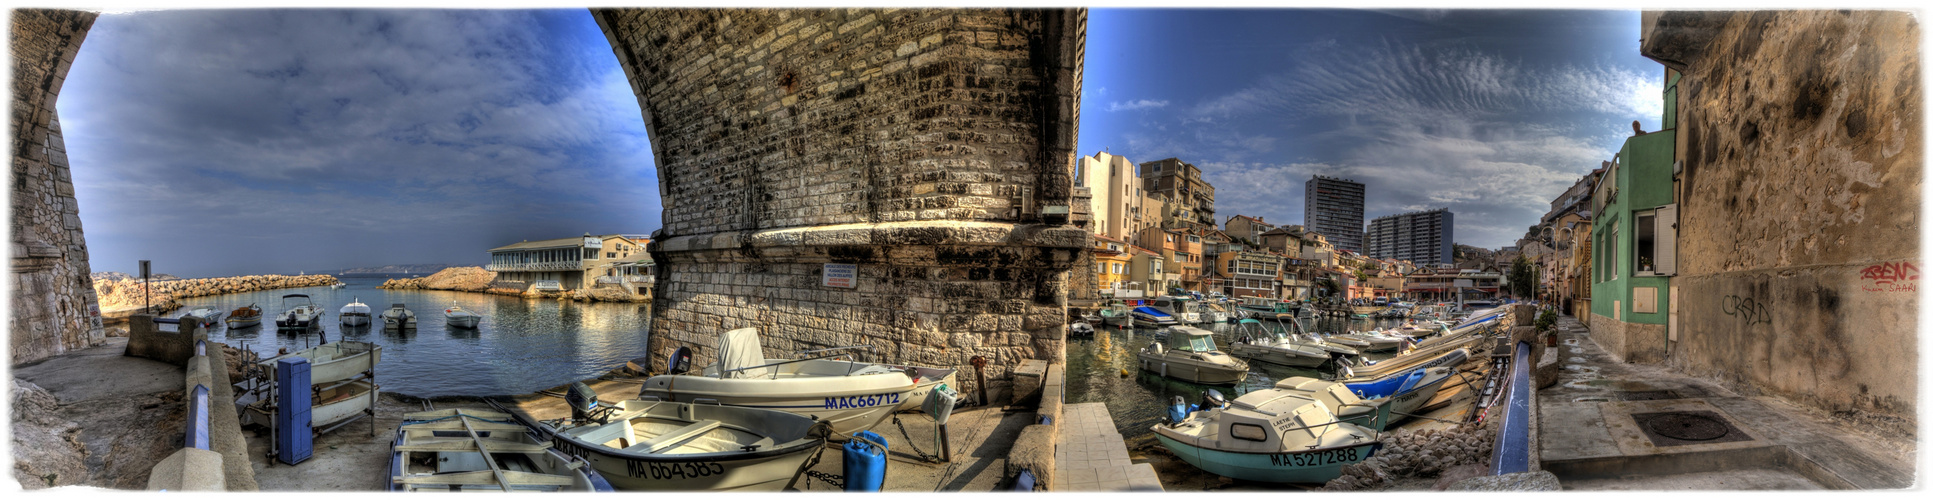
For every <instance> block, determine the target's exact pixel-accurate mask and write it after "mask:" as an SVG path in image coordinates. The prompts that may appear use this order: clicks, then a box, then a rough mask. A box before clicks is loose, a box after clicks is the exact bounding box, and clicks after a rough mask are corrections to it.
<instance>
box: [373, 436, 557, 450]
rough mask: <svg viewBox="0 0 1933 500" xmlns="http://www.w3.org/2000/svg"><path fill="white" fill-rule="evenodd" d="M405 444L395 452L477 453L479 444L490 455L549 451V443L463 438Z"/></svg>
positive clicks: (396, 448)
mask: <svg viewBox="0 0 1933 500" xmlns="http://www.w3.org/2000/svg"><path fill="white" fill-rule="evenodd" d="M405 443H406V444H402V445H398V446H396V447H395V450H396V451H406V452H464V451H477V445H478V444H479V443H481V444H482V445H483V446H484V449H485V450H487V451H489V452H490V453H543V452H544V450H547V449H550V443H547V442H546V443H537V444H530V443H523V442H518V441H507V440H502V439H487V438H476V439H474V440H472V439H463V438H457V439H437V440H422V441H416V442H408V441H405Z"/></svg>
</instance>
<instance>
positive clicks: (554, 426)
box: [538, 383, 832, 491]
mask: <svg viewBox="0 0 1933 500" xmlns="http://www.w3.org/2000/svg"><path fill="white" fill-rule="evenodd" d="M588 392H589V388H588V387H584V386H583V384H582V383H578V384H573V385H572V387H571V395H572V396H575V395H577V394H583V393H588ZM565 399H566V400H567V401H569V402H570V403H571V404H572V405H573V411H572V413H573V416H572V418H568V419H558V420H546V421H543V422H539V426H538V428H539V429H540V431H541V432H543V433H544V434H545V435H547V436H548V437H549V438H550V439H551V440H552V441H553V442H554V443H555V446H556V447H557V449H558V450H561V451H563V452H564V453H566V454H569V455H572V456H576V457H579V458H583V459H584V460H585V461H587V462H589V463H590V467H591V468H592V469H596V470H597V471H598V472H600V473H602V474H603V475H604V478H605V479H606V480H609V481H610V482H611V485H612V486H614V487H616V488H617V489H619V490H625V491H640V490H740V491H778V490H781V489H783V488H785V487H786V486H789V485H790V483H791V482H792V481H793V480H795V479H796V478H797V477H798V476H800V475H802V474H804V473H805V468H806V467H805V466H806V460H807V459H809V458H812V457H813V456H814V454H816V453H818V452H819V451H820V450H823V449H825V442H826V437H827V436H828V435H829V434H830V432H831V427H832V424H830V423H827V422H823V421H815V420H813V419H812V418H809V417H805V416H802V415H799V414H796V413H792V412H786V411H778V410H769V409H762V408H749V407H743V406H728V405H719V404H709V403H707V404H699V403H679V402H671V401H660V400H657V399H656V398H646V399H633V400H628V401H623V402H619V403H617V404H614V405H609V406H603V405H602V404H601V403H598V402H597V401H596V396H595V395H594V394H592V395H591V396H590V397H589V398H588V401H586V399H583V398H582V397H581V396H578V397H575V398H573V397H566V398H565ZM579 405H586V406H579ZM600 407H601V408H600ZM580 408H581V409H580Z"/></svg>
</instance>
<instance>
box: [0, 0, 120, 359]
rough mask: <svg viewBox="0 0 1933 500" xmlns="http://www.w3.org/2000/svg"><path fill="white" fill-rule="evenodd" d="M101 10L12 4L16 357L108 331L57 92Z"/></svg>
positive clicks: (12, 329)
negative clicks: (90, 262)
mask: <svg viewBox="0 0 1933 500" xmlns="http://www.w3.org/2000/svg"><path fill="white" fill-rule="evenodd" d="M95 16H96V14H94V13H91V12H82V11H72V10H46V9H17V10H14V11H12V23H13V36H12V38H11V39H9V40H8V42H9V44H10V48H11V50H12V56H13V66H12V69H13V81H12V84H13V103H12V106H11V107H10V108H9V109H8V111H9V113H10V114H9V122H8V124H9V125H10V126H11V128H10V129H9V131H10V132H11V136H10V137H9V138H10V139H12V142H13V179H12V182H11V183H10V184H11V186H12V189H13V193H12V195H13V198H12V201H13V204H12V206H11V207H10V209H11V210H12V217H11V220H12V223H11V225H12V227H11V229H12V231H13V232H12V242H11V243H12V248H13V253H12V255H13V273H12V274H13V280H12V283H10V285H11V286H12V294H13V295H12V299H13V306H12V309H13V311H12V313H13V317H12V319H11V321H10V324H9V325H8V328H9V333H10V335H11V338H10V339H9V345H10V346H11V347H12V353H13V355H12V362H13V363H15V364H19V363H25V362H30V361H35V360H39V359H43V358H46V357H48V356H52V355H55V354H59V353H61V352H65V351H67V350H70V349H78V348H82V347H86V346H87V345H88V344H89V343H91V342H93V341H96V340H99V338H100V332H101V326H100V321H99V316H98V315H97V311H98V309H96V306H97V305H98V301H97V300H96V299H95V296H94V285H93V281H92V279H90V278H89V276H88V273H89V268H88V264H87V239H86V237H85V236H83V235H82V234H81V220H80V205H79V203H78V202H76V201H75V200H74V183H73V177H72V176H71V175H70V174H69V173H68V163H67V148H66V145H65V143H63V142H62V141H61V131H60V119H59V117H57V116H56V115H55V113H54V101H55V99H56V98H58V97H59V95H60V87H61V84H62V83H63V82H65V81H66V79H67V69H68V67H69V66H71V65H72V64H73V63H74V54H75V53H77V52H79V51H80V46H81V40H83V39H85V38H86V37H87V30H88V28H90V27H92V26H93V25H94V18H95Z"/></svg>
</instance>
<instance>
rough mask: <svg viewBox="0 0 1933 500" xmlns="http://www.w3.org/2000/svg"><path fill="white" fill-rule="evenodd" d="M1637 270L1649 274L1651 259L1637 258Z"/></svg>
mask: <svg viewBox="0 0 1933 500" xmlns="http://www.w3.org/2000/svg"><path fill="white" fill-rule="evenodd" d="M1638 270H1639V271H1644V272H1647V273H1648V272H1651V258H1650V257H1638Z"/></svg>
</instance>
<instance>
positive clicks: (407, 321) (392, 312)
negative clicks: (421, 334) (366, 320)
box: [382, 303, 416, 330]
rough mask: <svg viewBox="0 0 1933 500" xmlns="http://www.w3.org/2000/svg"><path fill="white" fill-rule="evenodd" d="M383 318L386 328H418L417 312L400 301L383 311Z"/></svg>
mask: <svg viewBox="0 0 1933 500" xmlns="http://www.w3.org/2000/svg"><path fill="white" fill-rule="evenodd" d="M382 318H383V328H384V329H386V330H397V329H402V330H410V329H415V328H416V313H414V312H410V310H409V308H408V307H404V306H403V304H400V303H399V304H390V305H389V310H387V311H383V314H382Z"/></svg>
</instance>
